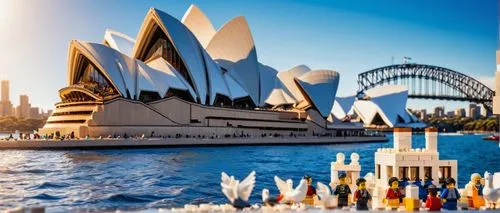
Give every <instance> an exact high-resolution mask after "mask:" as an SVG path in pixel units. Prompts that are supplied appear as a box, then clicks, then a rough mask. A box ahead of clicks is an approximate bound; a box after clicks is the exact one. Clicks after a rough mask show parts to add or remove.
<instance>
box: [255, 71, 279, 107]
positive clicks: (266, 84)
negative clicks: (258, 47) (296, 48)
mask: <svg viewBox="0 0 500 213" xmlns="http://www.w3.org/2000/svg"><path fill="white" fill-rule="evenodd" d="M277 74H278V71H277V70H275V69H273V68H272V67H270V66H266V65H263V64H261V63H259V75H260V103H259V105H260V106H263V105H264V104H265V102H266V99H267V97H269V95H270V94H271V92H272V91H273V89H274V88H275V85H276V80H277V76H276V75H277Z"/></svg>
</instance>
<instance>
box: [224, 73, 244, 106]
mask: <svg viewBox="0 0 500 213" xmlns="http://www.w3.org/2000/svg"><path fill="white" fill-rule="evenodd" d="M223 76H224V80H225V81H226V84H227V87H228V88H229V92H230V93H231V96H230V98H231V100H232V101H234V100H236V99H238V98H243V97H247V96H249V94H248V92H247V91H246V90H245V89H243V87H241V85H240V84H239V83H238V82H237V81H236V80H234V79H233V77H231V76H230V75H228V74H227V73H225V74H224V75H223Z"/></svg>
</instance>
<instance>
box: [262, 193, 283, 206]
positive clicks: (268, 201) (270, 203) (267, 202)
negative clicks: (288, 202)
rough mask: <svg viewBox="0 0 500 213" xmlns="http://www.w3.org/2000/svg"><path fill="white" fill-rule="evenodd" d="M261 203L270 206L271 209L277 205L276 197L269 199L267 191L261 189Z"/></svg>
mask: <svg viewBox="0 0 500 213" xmlns="http://www.w3.org/2000/svg"><path fill="white" fill-rule="evenodd" d="M262 203H264V205H265V206H270V207H273V206H274V205H276V204H278V203H279V202H278V199H277V198H276V197H271V195H270V193H269V189H263V190H262Z"/></svg>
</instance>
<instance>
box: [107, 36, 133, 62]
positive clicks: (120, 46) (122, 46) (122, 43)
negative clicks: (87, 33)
mask: <svg viewBox="0 0 500 213" xmlns="http://www.w3.org/2000/svg"><path fill="white" fill-rule="evenodd" d="M104 41H105V42H106V43H107V44H108V45H109V47H111V48H113V49H115V50H118V51H119V52H121V53H123V54H125V55H126V56H128V57H133V56H132V54H133V51H134V45H135V39H133V38H131V37H129V36H127V35H125V34H123V33H120V32H116V31H114V30H110V29H107V30H106V32H105V33H104Z"/></svg>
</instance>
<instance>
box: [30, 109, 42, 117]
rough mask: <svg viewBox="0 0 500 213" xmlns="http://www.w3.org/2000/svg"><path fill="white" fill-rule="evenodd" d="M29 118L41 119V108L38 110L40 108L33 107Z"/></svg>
mask: <svg viewBox="0 0 500 213" xmlns="http://www.w3.org/2000/svg"><path fill="white" fill-rule="evenodd" d="M28 118H33V119H38V118H40V108H38V107H31V108H30V114H29V117H28Z"/></svg>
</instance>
